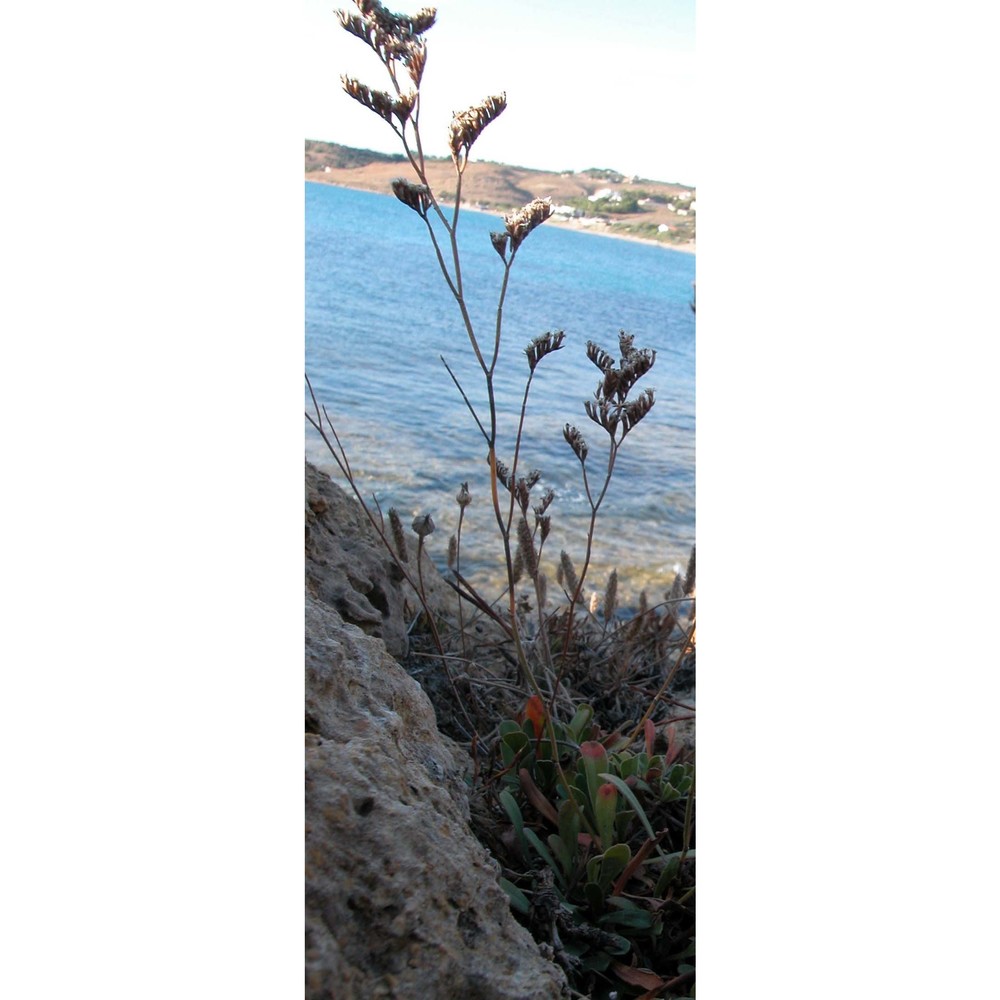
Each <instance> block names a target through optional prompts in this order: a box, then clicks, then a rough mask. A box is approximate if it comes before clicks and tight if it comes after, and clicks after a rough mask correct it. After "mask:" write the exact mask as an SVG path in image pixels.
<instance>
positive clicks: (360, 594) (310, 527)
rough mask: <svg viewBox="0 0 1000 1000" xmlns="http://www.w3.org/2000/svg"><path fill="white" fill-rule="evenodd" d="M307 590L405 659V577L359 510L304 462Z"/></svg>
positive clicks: (333, 484) (327, 477)
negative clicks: (401, 585)
mask: <svg viewBox="0 0 1000 1000" xmlns="http://www.w3.org/2000/svg"><path fill="white" fill-rule="evenodd" d="M305 485H306V497H305V500H306V505H305V516H306V526H305V527H306V548H305V556H306V587H307V589H308V590H309V592H310V593H311V594H312V595H313V596H314V597H316V598H317V599H318V600H320V601H322V602H323V603H324V604H327V605H329V606H330V607H331V608H335V609H336V610H337V611H338V612H339V613H340V615H341V616H342V617H343V619H344V621H346V622H349V623H350V624H352V625H357V626H358V628H360V629H361V630H362V631H364V632H366V633H367V634H368V635H373V636H377V637H378V638H380V639H382V640H384V642H385V645H386V648H387V649H388V650H389V652H390V653H391V654H392V655H393V656H405V655H406V647H407V641H406V622H405V620H404V618H403V591H402V589H401V587H400V584H401V583H402V581H403V574H402V573H401V572H400V570H399V568H398V567H397V566H396V564H395V563H394V562H393V561H392V559H391V558H390V556H389V555H388V553H387V552H386V551H385V546H384V545H383V544H382V540H381V539H380V538H379V537H378V535H377V534H376V533H375V530H374V528H372V526H371V524H370V523H369V522H368V519H367V518H366V517H365V514H364V511H362V509H361V506H360V505H359V504H358V503H357V502H356V501H355V500H353V499H352V498H351V497H349V496H348V495H347V494H346V493H345V492H344V491H343V490H342V489H341V488H340V487H339V486H337V485H336V484H335V483H333V482H332V481H331V480H330V477H329V476H327V475H326V474H325V473H323V472H320V471H319V470H318V469H317V468H316V467H315V466H314V465H312V464H311V463H309V462H306V480H305Z"/></svg>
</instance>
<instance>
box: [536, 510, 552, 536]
mask: <svg viewBox="0 0 1000 1000" xmlns="http://www.w3.org/2000/svg"><path fill="white" fill-rule="evenodd" d="M535 524H536V525H537V527H538V534H539V536H540V539H541V543H544V542H545V539H546V538H548V537H549V532H550V531H551V530H552V518H551V517H549V516H548V514H545V515H543V516H542V517H536V518H535Z"/></svg>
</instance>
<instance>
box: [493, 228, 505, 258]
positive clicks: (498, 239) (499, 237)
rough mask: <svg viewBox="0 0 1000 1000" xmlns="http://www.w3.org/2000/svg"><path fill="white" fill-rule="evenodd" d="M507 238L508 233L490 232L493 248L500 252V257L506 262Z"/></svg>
mask: <svg viewBox="0 0 1000 1000" xmlns="http://www.w3.org/2000/svg"><path fill="white" fill-rule="evenodd" d="M507 239H508V236H507V234H506V233H490V242H491V243H492V244H493V249H494V250H496V252H497V253H498V254H500V259H501V260H502V261H504V262H506V260H507Z"/></svg>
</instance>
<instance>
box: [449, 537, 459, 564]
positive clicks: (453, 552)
mask: <svg viewBox="0 0 1000 1000" xmlns="http://www.w3.org/2000/svg"><path fill="white" fill-rule="evenodd" d="M456 562H458V538H457V537H456V536H455V535H452V536H451V538H449V539H448V568H449V569H454V568H455V563H456Z"/></svg>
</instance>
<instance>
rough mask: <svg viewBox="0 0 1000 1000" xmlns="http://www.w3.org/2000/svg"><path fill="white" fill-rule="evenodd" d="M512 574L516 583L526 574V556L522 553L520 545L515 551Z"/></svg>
mask: <svg viewBox="0 0 1000 1000" xmlns="http://www.w3.org/2000/svg"><path fill="white" fill-rule="evenodd" d="M511 576H512V577H513V580H514V583H517V581H518V580H520V579H521V577H522V576H524V556H523V555H522V554H521V546H520V545H519V546H518V547H517V551H516V552H515V553H514V561H513V562H512V563H511Z"/></svg>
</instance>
